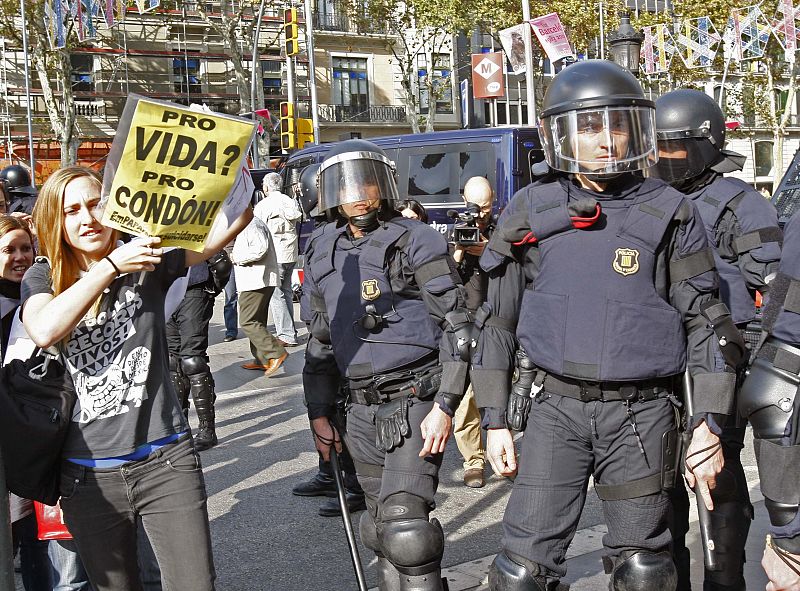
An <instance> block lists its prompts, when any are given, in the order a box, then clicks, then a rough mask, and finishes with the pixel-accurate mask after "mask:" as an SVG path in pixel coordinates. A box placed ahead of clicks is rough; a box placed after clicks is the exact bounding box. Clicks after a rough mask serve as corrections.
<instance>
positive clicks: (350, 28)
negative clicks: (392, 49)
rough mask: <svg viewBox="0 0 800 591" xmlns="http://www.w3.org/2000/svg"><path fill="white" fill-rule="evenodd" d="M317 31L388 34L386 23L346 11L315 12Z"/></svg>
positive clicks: (314, 21)
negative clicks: (352, 14)
mask: <svg viewBox="0 0 800 591" xmlns="http://www.w3.org/2000/svg"><path fill="white" fill-rule="evenodd" d="M313 23H314V30H315V31H336V32H340V33H353V34H356V35H363V34H371V35H388V34H389V29H388V28H387V27H386V23H379V22H374V21H372V20H371V19H367V18H359V17H357V16H355V17H354V16H350V15H348V14H347V13H346V12H344V11H341V12H334V13H325V14H323V13H320V12H314V13H313Z"/></svg>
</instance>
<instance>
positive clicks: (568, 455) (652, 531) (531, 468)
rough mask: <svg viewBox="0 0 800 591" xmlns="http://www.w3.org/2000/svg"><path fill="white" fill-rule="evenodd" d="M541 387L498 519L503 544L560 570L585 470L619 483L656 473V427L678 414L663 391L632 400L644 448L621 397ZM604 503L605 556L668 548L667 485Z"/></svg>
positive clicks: (668, 425)
mask: <svg viewBox="0 0 800 591" xmlns="http://www.w3.org/2000/svg"><path fill="white" fill-rule="evenodd" d="M546 390H547V388H546V386H545V392H544V393H543V394H544V395H543V396H540V397H539V398H537V402H536V403H534V404H533V408H532V409H531V411H530V414H529V416H528V423H527V428H526V429H525V434H524V437H523V438H522V441H521V442H520V444H519V445H518V448H517V452H518V454H519V460H518V475H517V478H516V480H515V481H514V488H513V490H512V492H511V497H510V499H509V502H508V506H507V508H506V512H505V516H504V518H503V540H502V545H503V548H504V549H505V550H507V551H509V552H511V553H514V554H517V555H520V556H522V557H523V558H527V559H528V560H530V561H532V562H535V563H538V564H539V565H541V566H543V567H545V568H546V569H548V570H550V571H551V572H552V573H553V574H554V575H556V576H557V577H562V576H564V575H565V574H566V568H565V566H564V560H565V555H566V552H567V548H568V547H569V544H570V542H571V541H572V538H573V537H574V535H575V531H576V529H577V526H578V521H579V519H580V516H581V511H582V510H583V505H584V502H585V500H586V491H587V487H588V484H589V476H590V475H591V476H593V477H594V481H595V482H596V483H600V484H603V485H618V484H624V483H627V482H630V481H633V480H637V479H640V478H644V477H647V476H650V475H653V474H657V473H660V472H661V463H662V462H661V441H662V434H664V433H666V432H668V431H671V430H673V429H675V421H676V419H675V411H674V409H673V406H672V403H671V402H670V401H669V400H668V399H666V398H660V399H656V400H649V401H646V402H638V401H637V402H633V403H631V405H630V410H631V411H632V412H633V417H634V420H635V421H636V426H637V430H638V432H639V434H640V436H641V441H642V445H643V447H644V451H645V453H644V454H642V452H641V451H640V449H639V444H638V442H637V437H636V435H635V433H634V430H633V427H632V425H631V418H630V417H629V415H628V413H627V412H626V411H627V407H626V404H625V403H623V402H621V401H608V402H601V401H591V402H582V401H580V400H575V399H572V398H568V397H564V396H558V395H549V394H547V392H546ZM602 505H603V514H604V517H605V522H606V524H607V526H608V533H607V534H606V535H605V536H603V545H604V546H605V548H606V555H607V556H608V557H609V558H611V559H612V560H613V559H614V557H617V556H619V555H620V554H622V553H623V552H626V551H632V550H647V551H653V552H659V551H662V550H666V549H668V547H669V544H670V541H671V536H670V532H669V528H668V516H669V509H670V502H669V497H668V495H667V493H666V492H664V491H661V492H658V493H655V494H650V495H647V496H643V497H639V498H633V499H623V500H614V501H602Z"/></svg>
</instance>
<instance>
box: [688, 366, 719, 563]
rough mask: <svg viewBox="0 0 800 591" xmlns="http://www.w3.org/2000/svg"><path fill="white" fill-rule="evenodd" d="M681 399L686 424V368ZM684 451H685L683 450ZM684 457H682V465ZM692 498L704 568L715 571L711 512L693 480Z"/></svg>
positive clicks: (690, 407) (691, 395) (690, 411)
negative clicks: (695, 503) (698, 526)
mask: <svg viewBox="0 0 800 591" xmlns="http://www.w3.org/2000/svg"><path fill="white" fill-rule="evenodd" d="M683 401H684V403H685V404H686V418H687V424H688V420H689V418H690V417H692V416H693V415H694V386H693V384H692V374H690V373H689V370H688V368H687V370H686V371H685V372H684V373H683ZM687 435H689V436H688V437H687V445H686V449H687V451H688V447H689V445H688V442H689V441H691V434H688V433H687ZM684 453H685V452H684ZM685 464H686V458H685V457H684V465H685ZM694 498H695V501H696V502H697V517H698V522H699V524H700V541H701V542H702V544H703V558H704V559H705V567H706V570H710V571H716V570H719V564H718V563H717V556H716V554H715V552H714V549H715V548H716V545H715V544H714V532H713V531H712V530H711V514H710V512H709V510H708V507H706V503H705V501H704V500H703V496H702V495H701V494H700V490H699V489H698V487H697V481H696V480H695V486H694Z"/></svg>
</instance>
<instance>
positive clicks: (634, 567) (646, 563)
mask: <svg viewBox="0 0 800 591" xmlns="http://www.w3.org/2000/svg"><path fill="white" fill-rule="evenodd" d="M677 585H678V573H677V571H676V570H675V563H674V562H673V561H672V556H670V554H669V552H657V553H656V552H636V553H634V554H631V555H629V556H628V557H627V558H623V559H622V560H621V561H617V564H616V566H615V567H614V570H613V571H612V573H611V582H610V585H609V589H610V590H611V591H674V590H675V588H676V586H677Z"/></svg>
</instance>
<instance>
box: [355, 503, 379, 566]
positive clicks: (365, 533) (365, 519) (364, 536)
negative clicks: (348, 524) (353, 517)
mask: <svg viewBox="0 0 800 591" xmlns="http://www.w3.org/2000/svg"><path fill="white" fill-rule="evenodd" d="M371 513H372V512H371V511H369V509H368V510H367V511H364V512H363V513H362V514H361V518H360V519H359V520H358V533H359V535H360V536H361V543H362V544H364V546H366V547H367V548H369V549H370V550H372V551H373V552H375V554H379V555H381V554H383V553H382V552H381V544H380V542H379V541H378V531H377V529H376V527H375V518H374V517H372V514H371Z"/></svg>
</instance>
